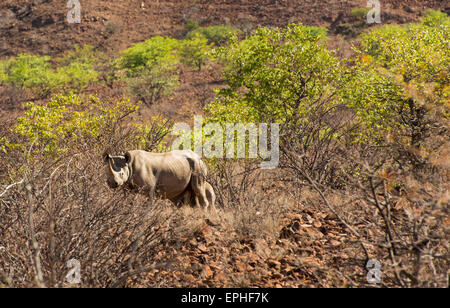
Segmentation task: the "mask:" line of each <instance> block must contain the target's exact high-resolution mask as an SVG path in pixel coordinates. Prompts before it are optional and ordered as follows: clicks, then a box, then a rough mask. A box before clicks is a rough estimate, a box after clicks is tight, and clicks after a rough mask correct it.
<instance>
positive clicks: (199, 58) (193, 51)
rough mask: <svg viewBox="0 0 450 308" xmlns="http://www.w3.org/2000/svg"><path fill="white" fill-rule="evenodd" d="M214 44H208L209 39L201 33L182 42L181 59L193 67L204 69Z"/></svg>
mask: <svg viewBox="0 0 450 308" xmlns="http://www.w3.org/2000/svg"><path fill="white" fill-rule="evenodd" d="M212 46H213V44H208V39H206V38H205V37H204V36H202V35H200V34H196V35H195V36H194V37H193V38H191V39H187V40H184V41H182V42H181V48H180V55H181V61H182V62H183V63H185V64H187V65H189V66H191V67H195V68H197V70H198V71H200V70H201V69H202V65H203V64H205V63H206V62H207V61H208V59H209V57H210V56H209V52H210V51H211V48H212Z"/></svg>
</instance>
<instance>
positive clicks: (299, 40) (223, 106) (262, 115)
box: [207, 24, 343, 123]
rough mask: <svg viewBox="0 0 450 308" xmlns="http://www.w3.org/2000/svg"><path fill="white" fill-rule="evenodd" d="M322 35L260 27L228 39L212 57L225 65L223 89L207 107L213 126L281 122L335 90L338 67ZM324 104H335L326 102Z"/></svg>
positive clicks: (295, 27)
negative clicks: (219, 123)
mask: <svg viewBox="0 0 450 308" xmlns="http://www.w3.org/2000/svg"><path fill="white" fill-rule="evenodd" d="M323 38H324V37H323V32H322V31H317V29H316V28H315V27H314V28H311V27H308V26H304V25H301V24H300V25H294V24H291V25H289V26H287V27H286V28H284V29H275V30H270V29H268V28H265V27H261V28H259V29H258V30H257V31H256V32H255V33H254V34H252V35H250V36H248V37H247V38H246V39H245V40H243V41H237V40H236V39H233V40H231V41H230V44H229V45H228V46H227V47H222V48H219V49H218V50H217V52H216V56H217V57H218V58H219V59H221V61H223V62H224V63H225V65H226V67H225V73H224V77H225V79H226V84H227V87H226V88H223V89H219V90H217V92H216V99H215V101H213V102H212V103H211V104H210V105H208V106H207V110H208V111H209V112H210V113H211V115H212V118H213V119H214V120H216V121H218V122H231V123H237V122H247V121H252V122H255V123H260V122H264V121H269V122H286V121H288V120H289V119H291V118H292V117H293V116H295V117H297V116H299V115H301V114H303V115H305V114H307V113H308V112H309V110H310V109H311V106H312V105H315V104H316V103H317V102H318V101H319V100H320V99H321V98H322V97H325V96H326V95H329V94H331V93H333V91H334V90H335V87H338V86H340V83H341V81H340V79H341V71H342V69H343V68H342V67H341V65H340V63H339V61H338V60H337V59H336V58H335V57H334V56H333V54H332V52H330V51H328V50H327V49H326V48H325V46H324V44H322V43H321V41H322V40H323ZM328 103H329V104H331V105H333V104H335V103H336V101H334V100H330V101H329V102H328Z"/></svg>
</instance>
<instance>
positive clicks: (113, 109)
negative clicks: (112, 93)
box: [3, 95, 138, 156]
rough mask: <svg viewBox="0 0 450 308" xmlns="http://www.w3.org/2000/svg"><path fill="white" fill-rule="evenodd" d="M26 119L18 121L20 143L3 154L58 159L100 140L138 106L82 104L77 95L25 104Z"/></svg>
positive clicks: (93, 100)
mask: <svg viewBox="0 0 450 308" xmlns="http://www.w3.org/2000/svg"><path fill="white" fill-rule="evenodd" d="M26 108H27V111H26V112H25V115H24V116H22V117H19V118H18V119H17V125H15V126H14V128H13V132H14V134H16V136H17V137H19V139H20V140H21V141H20V142H19V143H16V144H13V146H11V144H9V143H8V142H7V140H4V144H3V150H7V147H8V145H9V148H11V149H14V148H16V149H21V150H22V151H28V150H29V149H30V147H31V148H33V150H34V151H36V152H37V153H40V152H42V153H43V154H44V155H50V156H56V155H61V154H64V153H66V152H67V151H68V150H69V149H71V150H74V143H82V140H88V139H95V138H98V137H99V136H100V135H101V134H102V133H105V131H106V130H108V129H112V128H113V126H114V123H116V122H117V121H118V120H119V119H122V118H123V117H125V116H127V115H129V114H130V113H133V112H135V111H136V110H137V108H138V105H134V104H132V103H130V102H129V101H118V102H115V103H112V104H110V103H105V102H102V101H100V100H99V99H98V98H97V97H94V96H92V97H90V98H89V99H87V100H82V99H81V98H80V97H79V96H78V95H69V96H63V95H57V96H55V97H53V98H52V99H51V100H50V101H49V102H48V103H47V104H45V105H43V106H39V105H36V104H35V103H33V102H30V103H28V104H26Z"/></svg>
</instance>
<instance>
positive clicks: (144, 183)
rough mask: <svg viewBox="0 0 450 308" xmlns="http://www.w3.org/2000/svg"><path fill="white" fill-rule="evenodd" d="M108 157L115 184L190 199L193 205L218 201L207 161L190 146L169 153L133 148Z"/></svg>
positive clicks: (176, 200)
mask: <svg viewBox="0 0 450 308" xmlns="http://www.w3.org/2000/svg"><path fill="white" fill-rule="evenodd" d="M104 161H105V163H106V164H107V166H106V169H107V171H106V174H107V183H108V185H109V187H111V188H117V187H119V186H122V185H127V186H128V187H129V188H131V189H139V190H142V191H143V192H146V193H150V194H153V193H154V194H155V195H156V196H157V197H159V198H164V199H169V200H171V201H173V202H174V203H179V202H180V200H181V201H187V200H189V203H190V204H191V205H196V206H199V205H202V206H203V207H205V208H208V206H209V205H210V203H212V206H213V205H214V199H215V197H214V198H213V196H214V191H212V193H211V190H212V187H211V185H209V183H207V182H206V181H205V177H206V175H207V168H206V165H205V163H204V162H203V161H202V160H201V158H200V157H199V156H198V155H197V154H196V153H194V152H192V151H190V150H175V151H171V152H166V153H152V152H146V151H142V150H132V151H128V152H127V153H125V155H123V156H121V155H119V156H111V155H109V154H105V155H104ZM207 191H208V193H207ZM191 196H193V198H192V197H191ZM208 197H209V198H208ZM210 200H211V201H212V202H210Z"/></svg>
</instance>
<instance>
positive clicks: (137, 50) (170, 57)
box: [119, 36, 180, 77]
mask: <svg viewBox="0 0 450 308" xmlns="http://www.w3.org/2000/svg"><path fill="white" fill-rule="evenodd" d="M178 47H179V42H178V40H176V39H174V38H170V37H163V36H154V37H152V38H150V39H149V40H147V41H145V42H143V43H138V44H135V45H133V46H132V47H130V48H128V49H126V50H124V51H123V52H122V54H123V56H122V57H121V58H120V59H119V63H120V66H121V68H123V69H125V70H126V72H127V74H128V77H135V76H136V75H138V74H140V73H141V71H142V70H143V69H153V68H156V67H160V69H159V70H160V71H164V72H171V71H174V70H175V69H176V67H177V65H178V63H179V60H180V59H179V56H178V54H177V48H178Z"/></svg>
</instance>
